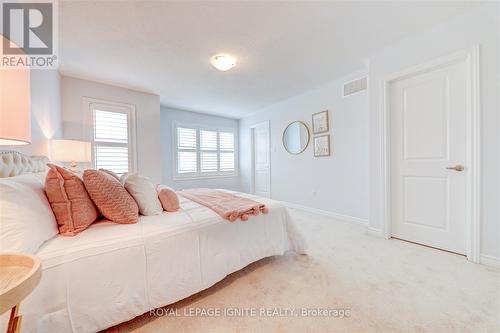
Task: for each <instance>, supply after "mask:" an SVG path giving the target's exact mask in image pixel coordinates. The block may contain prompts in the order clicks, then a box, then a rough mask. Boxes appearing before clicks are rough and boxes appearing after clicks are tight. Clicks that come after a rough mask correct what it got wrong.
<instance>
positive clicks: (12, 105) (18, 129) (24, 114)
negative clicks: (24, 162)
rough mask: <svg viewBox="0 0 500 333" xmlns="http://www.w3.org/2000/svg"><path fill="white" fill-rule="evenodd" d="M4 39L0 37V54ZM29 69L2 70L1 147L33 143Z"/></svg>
mask: <svg viewBox="0 0 500 333" xmlns="http://www.w3.org/2000/svg"><path fill="white" fill-rule="evenodd" d="M4 39H5V37H3V36H2V35H0V49H1V50H0V51H1V52H0V54H3V49H2V46H3V45H4V44H3V43H4ZM30 100H31V95H30V70H29V67H22V66H17V67H2V68H0V145H25V144H29V143H31V119H30V118H31V117H30V113H31V109H30Z"/></svg>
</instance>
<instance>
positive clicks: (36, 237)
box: [0, 172, 59, 254]
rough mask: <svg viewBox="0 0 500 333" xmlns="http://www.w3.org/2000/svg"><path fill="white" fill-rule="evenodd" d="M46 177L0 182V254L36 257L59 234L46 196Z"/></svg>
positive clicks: (26, 176) (0, 179) (33, 176)
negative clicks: (42, 246)
mask: <svg viewBox="0 0 500 333" xmlns="http://www.w3.org/2000/svg"><path fill="white" fill-rule="evenodd" d="M45 174H46V173H45V172H44V173H40V174H24V175H20V176H16V177H10V178H0V252H24V253H30V254H35V253H36V252H37V251H38V249H39V248H40V246H41V245H42V244H43V243H44V242H45V241H47V240H49V239H51V238H52V237H54V236H56V235H57V234H58V233H59V231H58V230H57V221H56V218H55V216H54V213H53V212H52V209H51V208H50V204H49V202H48V200H47V197H46V196H45V190H44V183H45Z"/></svg>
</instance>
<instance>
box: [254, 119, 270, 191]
mask: <svg viewBox="0 0 500 333" xmlns="http://www.w3.org/2000/svg"><path fill="white" fill-rule="evenodd" d="M259 126H266V127H267V134H268V140H267V144H268V154H269V181H268V184H267V185H268V189H269V198H271V193H272V192H271V121H270V120H266V121H262V122H260V123H256V124H253V125H251V126H250V141H251V149H252V194H255V128H256V127H259Z"/></svg>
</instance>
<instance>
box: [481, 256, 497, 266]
mask: <svg viewBox="0 0 500 333" xmlns="http://www.w3.org/2000/svg"><path fill="white" fill-rule="evenodd" d="M479 263H480V264H483V265H486V266H491V267H498V268H500V258H498V257H494V256H490V255H487V254H481V256H480V258H479Z"/></svg>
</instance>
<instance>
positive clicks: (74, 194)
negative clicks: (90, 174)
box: [45, 163, 99, 236]
mask: <svg viewBox="0 0 500 333" xmlns="http://www.w3.org/2000/svg"><path fill="white" fill-rule="evenodd" d="M47 166H48V167H49V168H50V170H49V172H48V173H47V177H46V178H45V193H46V194H47V198H48V199H49V202H50V206H51V207H52V211H53V212H54V215H55V217H56V220H57V224H58V227H59V233H60V234H62V235H65V236H73V235H76V234H77V233H79V232H80V231H82V230H85V229H86V228H87V227H88V226H89V225H91V224H92V223H93V222H94V221H95V220H96V219H97V217H98V215H99V213H98V212H97V209H96V207H95V205H94V203H93V202H92V200H90V197H89V195H88V194H87V191H86V190H85V186H84V185H83V182H82V180H81V178H80V177H79V176H78V175H77V174H75V173H74V172H72V171H70V170H67V169H65V168H62V167H59V166H57V165H54V164H50V163H49V164H47Z"/></svg>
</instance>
